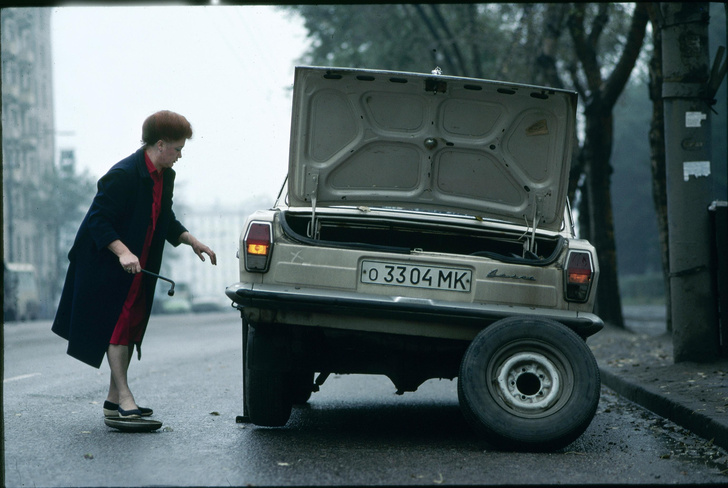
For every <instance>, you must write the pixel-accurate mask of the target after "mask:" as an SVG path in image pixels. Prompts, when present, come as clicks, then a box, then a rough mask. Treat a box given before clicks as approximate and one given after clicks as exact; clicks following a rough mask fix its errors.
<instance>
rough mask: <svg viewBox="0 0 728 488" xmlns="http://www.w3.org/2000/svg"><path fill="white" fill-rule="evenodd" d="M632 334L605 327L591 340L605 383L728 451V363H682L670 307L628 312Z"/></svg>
mask: <svg viewBox="0 0 728 488" xmlns="http://www.w3.org/2000/svg"><path fill="white" fill-rule="evenodd" d="M624 314H625V321H626V323H627V329H626V330H623V329H618V328H615V327H610V326H605V328H604V329H603V330H602V331H601V332H598V333H597V334H596V335H594V336H592V337H590V338H589V339H588V340H587V344H588V345H589V346H590V347H591V350H592V352H593V353H594V356H595V357H596V359H597V363H598V364H599V371H600V373H601V377H602V384H603V385H604V386H607V387H608V388H611V389H612V390H614V391H615V392H617V393H618V394H620V395H621V396H623V397H624V398H627V399H628V400H630V401H632V402H634V403H637V404H638V405H641V406H642V407H644V408H646V409H648V410H651V411H652V412H654V413H656V414H658V415H660V416H661V417H665V418H667V419H669V420H671V421H673V422H675V423H676V424H678V425H680V426H682V427H684V428H686V429H688V430H690V431H692V432H693V433H695V434H697V435H699V436H700V437H703V438H705V439H706V440H712V441H713V443H714V444H715V445H718V446H720V447H722V448H724V449H728V358H724V359H721V360H720V361H717V362H713V363H692V362H685V363H678V364H675V363H674V362H673V359H672V338H671V337H670V335H669V334H668V333H667V331H666V326H665V310H664V307H625V310H624Z"/></svg>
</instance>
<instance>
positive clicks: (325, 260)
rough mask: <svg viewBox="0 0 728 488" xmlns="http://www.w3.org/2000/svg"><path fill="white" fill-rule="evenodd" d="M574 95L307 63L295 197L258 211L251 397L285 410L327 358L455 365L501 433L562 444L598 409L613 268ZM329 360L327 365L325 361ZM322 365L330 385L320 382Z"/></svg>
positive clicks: (332, 363) (246, 302) (250, 265)
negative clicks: (581, 145) (602, 243)
mask: <svg viewBox="0 0 728 488" xmlns="http://www.w3.org/2000/svg"><path fill="white" fill-rule="evenodd" d="M576 101H577V99H576V94H575V93H573V92H570V91H564V90H557V89H553V88H543V87H536V86H528V85H520V84H512V83H504V82H493V81H486V80H480V79H471V78H459V77H450V76H442V75H436V74H414V73H402V72H389V71H374V70H360V69H330V68H315V67H299V68H297V69H296V73H295V83H294V89H293V118H292V128H291V142H290V144H291V146H290V160H289V168H288V181H287V188H286V191H285V192H284V193H283V194H284V195H285V202H278V203H276V205H275V206H274V208H271V209H268V210H259V211H257V212H255V213H254V214H252V215H251V216H250V217H249V218H248V220H247V223H246V225H245V228H244V229H242V234H241V240H240V252H239V254H240V281H239V282H238V283H235V284H233V285H231V286H229V287H228V288H227V290H226V293H227V295H228V297H230V298H231V299H232V300H233V301H234V302H235V303H236V305H237V307H238V308H239V310H240V311H241V315H242V320H243V348H244V361H243V390H244V413H245V415H247V416H248V417H249V419H250V421H252V422H253V423H254V424H257V425H265V426H282V425H285V424H286V423H287V421H288V419H289V417H290V414H291V410H292V406H293V405H294V404H296V403H301V402H306V401H307V400H308V399H309V397H310V395H311V393H312V391H315V390H317V389H318V387H319V386H321V385H322V384H323V382H324V380H325V379H326V377H327V376H328V375H329V374H331V373H337V374H341V373H344V374H347V373H364V374H382V375H386V376H388V377H389V378H390V379H391V380H392V382H393V383H394V385H395V387H396V390H397V392H398V393H402V392H406V391H415V390H416V389H417V388H418V386H419V385H420V384H422V383H423V382H424V381H426V380H428V379H430V378H455V377H457V378H458V397H459V401H460V405H461V408H462V410H463V413H464V414H465V417H466V418H467V420H468V421H469V422H470V423H471V424H472V426H473V427H474V429H475V430H476V431H477V432H479V433H481V434H482V435H484V436H485V438H486V439H487V440H489V441H490V442H491V443H493V444H494V445H497V446H500V447H503V448H506V449H518V450H553V449H558V448H562V447H564V446H566V445H568V444H569V443H571V442H572V441H573V440H575V439H576V438H577V437H579V436H580V435H581V434H582V433H583V432H584V430H585V429H586V428H587V426H588V425H589V423H590V422H591V420H592V418H593V417H594V414H595V412H596V408H597V403H598V400H599V393H600V379H599V371H598V369H597V365H596V361H595V359H594V356H593V355H592V353H591V351H590V350H589V348H588V347H587V345H586V342H585V339H586V338H587V337H588V336H590V335H592V334H594V333H596V332H597V331H599V330H600V329H601V328H602V327H603V323H602V321H601V319H600V318H599V317H597V316H596V315H594V314H593V313H592V312H593V307H594V299H595V294H596V286H597V280H598V276H599V265H598V261H597V256H596V252H595V249H594V247H593V246H592V245H591V244H590V243H589V242H587V241H585V240H581V239H577V238H576V237H575V232H574V228H573V223H572V219H571V213H570V210H569V207H568V202H567V195H566V193H567V183H568V174H569V163H570V161H571V148H572V141H573V138H574V131H575V113H576ZM316 373H318V376H315V375H316ZM314 377H315V378H316V379H315V382H314Z"/></svg>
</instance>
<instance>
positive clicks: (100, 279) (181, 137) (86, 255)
mask: <svg viewBox="0 0 728 488" xmlns="http://www.w3.org/2000/svg"><path fill="white" fill-rule="evenodd" d="M191 137H192V127H191V126H190V123H189V122H188V121H187V119H186V118H185V117H183V116H182V115H180V114H177V113H174V112H170V111H166V110H165V111H161V112H157V113H154V114H152V115H150V116H149V117H148V118H147V119H146V120H145V121H144V124H143V125H142V144H143V146H142V147H141V148H140V149H138V150H137V151H136V152H135V153H134V154H132V155H131V156H129V157H127V158H125V159H123V160H122V161H120V162H118V163H117V164H115V165H114V166H113V167H112V168H111V169H110V170H109V171H108V172H107V173H106V174H105V175H104V176H103V177H102V178H101V179H100V180H99V182H98V192H97V193H96V196H95V197H94V200H93V202H92V203H91V207H90V208H89V210H88V213H87V214H86V217H85V218H84V220H83V222H82V223H81V226H80V228H79V230H78V233H77V234H76V239H75V241H74V243H73V246H72V248H71V250H70V252H69V253H68V258H69V261H70V263H69V267H68V272H67V274H66V281H65V284H64V286H63V292H62V294H61V300H60V303H59V306H58V310H57V312H56V317H55V320H54V322H53V327H52V330H53V332H55V333H56V334H58V335H60V336H61V337H63V338H64V339H66V340H67V341H68V354H69V355H70V356H72V357H74V358H76V359H78V360H80V361H83V362H84V363H86V364H89V365H91V366H94V367H96V368H99V367H100V366H101V363H102V361H103V358H104V354H106V356H107V359H108V362H109V367H110V369H111V381H110V385H109V393H108V396H107V398H106V401H105V402H104V415H106V416H121V417H125V418H137V417H140V416H148V415H151V414H152V410H151V409H149V408H140V407H139V406H138V405H137V403H136V401H135V399H134V396H133V395H132V393H131V390H130V389H129V385H128V384H127V370H128V368H129V363H130V361H131V358H132V356H133V351H134V347H136V348H137V354H138V356H139V358H140V359H141V344H142V339H143V337H144V332H145V330H146V326H147V322H148V321H149V314H150V312H151V309H152V301H153V299H154V289H155V286H156V282H157V279H156V277H154V276H151V275H149V274H145V273H141V270H142V269H145V270H147V271H150V272H152V273H155V274H156V273H159V269H160V266H161V263H162V253H163V251H164V242H165V240H166V241H168V242H169V243H171V244H172V245H174V246H178V245H179V244H187V245H189V246H191V247H192V250H193V251H194V252H195V254H197V255H198V256H199V257H200V259H201V260H202V261H204V260H205V257H204V255H203V254H207V255H208V256H209V257H210V262H211V263H212V264H213V265H214V264H217V258H216V256H215V253H214V252H213V251H212V249H210V248H209V247H207V246H206V245H204V244H202V243H201V242H200V241H198V240H197V239H196V238H195V237H194V236H192V235H191V234H190V233H189V232H188V231H187V229H186V228H185V227H184V226H183V225H182V224H181V223H180V222H179V221H178V220H177V218H176V217H175V215H174V211H173V210H172V196H173V192H174V178H175V172H174V170H173V169H172V167H173V166H174V163H175V162H176V161H177V160H178V159H179V158H181V157H182V149H183V148H184V145H185V142H186V141H187V139H190V138H191Z"/></svg>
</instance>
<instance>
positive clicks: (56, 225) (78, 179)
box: [23, 157, 95, 294]
mask: <svg viewBox="0 0 728 488" xmlns="http://www.w3.org/2000/svg"><path fill="white" fill-rule="evenodd" d="M23 191H26V192H27V194H28V196H29V200H28V201H29V205H30V206H31V208H32V209H33V212H32V215H33V219H34V220H35V221H36V225H38V226H40V227H44V228H46V229H47V231H48V232H55V233H56V242H57V243H58V249H56V252H57V253H58V259H57V260H56V263H57V268H56V276H55V278H54V279H53V280H52V287H53V291H54V292H55V293H56V294H58V293H60V291H61V288H62V286H63V277H64V276H65V272H66V268H67V266H68V258H67V255H68V251H69V250H70V244H71V243H72V242H73V236H74V235H75V233H76V230H77V229H78V227H79V225H80V224H81V220H82V219H83V216H84V215H85V212H86V209H87V208H88V206H89V205H90V203H91V199H92V198H93V196H94V192H95V184H94V180H93V178H92V177H91V176H90V175H89V174H88V172H87V171H85V172H83V173H78V172H77V171H76V167H75V164H74V162H73V159H72V157H71V159H70V160H69V159H65V160H64V158H63V157H62V160H61V164H60V165H59V166H58V167H55V168H53V169H52V170H49V171H46V172H44V173H43V174H41V175H40V177H39V179H38V180H33V181H29V182H27V183H26V185H25V188H24V189H23Z"/></svg>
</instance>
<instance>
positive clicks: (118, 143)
mask: <svg viewBox="0 0 728 488" xmlns="http://www.w3.org/2000/svg"><path fill="white" fill-rule="evenodd" d="M51 29H52V34H51V35H52V37H51V40H52V53H53V83H54V106H55V125H56V132H57V138H56V150H57V152H59V151H60V150H64V149H73V150H74V151H75V154H76V164H77V168H78V170H79V171H81V172H83V171H88V174H89V175H90V176H92V177H93V179H94V181H96V180H97V179H98V178H99V177H101V176H102V175H103V174H104V173H105V172H106V171H107V170H108V169H109V168H110V167H111V166H113V165H114V164H115V163H116V162H118V161H119V160H121V159H123V158H124V157H126V156H128V155H130V154H132V153H133V152H134V151H135V150H137V149H138V148H139V147H140V145H141V143H140V139H141V127H142V123H143V121H144V119H145V118H146V117H147V116H148V115H150V114H152V113H154V112H156V111H158V110H172V111H175V112H178V113H181V114H182V115H184V116H185V117H187V119H188V120H189V121H190V123H191V124H192V129H193V132H194V134H193V137H192V139H190V140H189V141H187V143H186V145H185V148H184V150H183V151H182V158H181V159H180V160H179V161H178V162H177V163H176V164H175V171H176V172H177V178H176V182H175V202H176V203H180V202H183V203H184V204H185V205H188V206H193V207H200V208H208V207H212V206H215V205H220V206H223V207H229V208H239V207H240V206H241V205H244V204H245V202H249V201H251V200H256V201H259V202H261V205H270V204H272V203H273V200H274V199H275V197H276V195H277V194H278V190H279V189H280V186H281V184H282V183H283V180H284V178H285V175H286V172H287V162H288V142H289V131H290V117H291V88H292V86H293V73H294V67H295V66H296V64H299V59H300V58H301V56H302V55H303V53H304V51H305V49H306V47H307V45H308V41H307V40H306V36H305V34H306V31H305V29H304V28H303V22H302V20H301V19H300V18H297V17H295V16H292V15H291V14H290V13H289V12H285V11H282V10H280V9H279V8H277V7H275V6H206V7H193V6H186V7H183V6H174V7H173V6H134V7H128V6H127V7H108V6H107V7H56V8H53V13H52V16H51Z"/></svg>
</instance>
